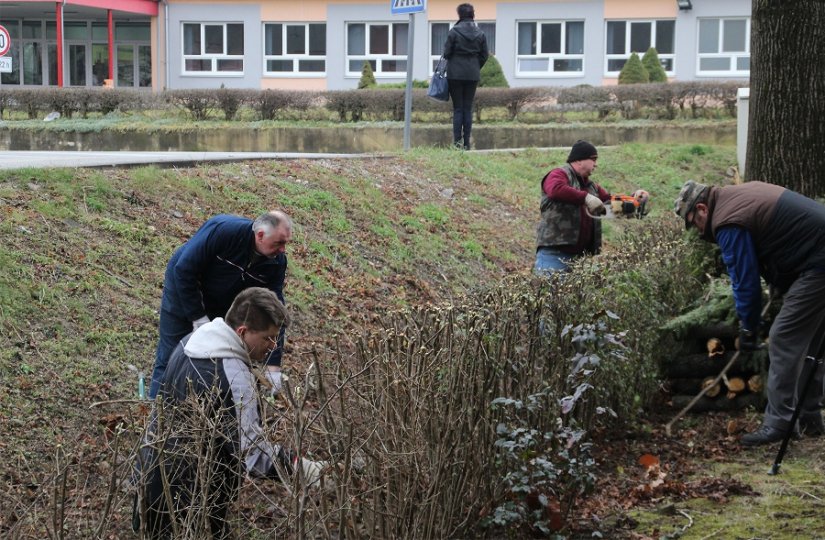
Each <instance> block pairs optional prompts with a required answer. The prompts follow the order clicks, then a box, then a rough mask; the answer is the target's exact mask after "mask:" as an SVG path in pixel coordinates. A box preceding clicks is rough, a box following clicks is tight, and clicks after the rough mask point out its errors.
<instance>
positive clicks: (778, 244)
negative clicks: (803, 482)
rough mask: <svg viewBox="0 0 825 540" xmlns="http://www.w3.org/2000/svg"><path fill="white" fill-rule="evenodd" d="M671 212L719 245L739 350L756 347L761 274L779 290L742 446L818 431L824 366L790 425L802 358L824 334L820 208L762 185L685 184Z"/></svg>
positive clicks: (824, 250) (818, 346) (824, 226)
mask: <svg viewBox="0 0 825 540" xmlns="http://www.w3.org/2000/svg"><path fill="white" fill-rule="evenodd" d="M675 210H676V214H677V215H679V216H680V217H681V218H683V219H684V220H685V226H686V227H688V228H690V227H691V226H694V227H696V228H697V229H698V231H699V234H700V235H701V237H702V238H703V239H704V240H707V241H709V242H715V243H717V244H718V245H719V247H720V248H721V250H722V258H723V259H724V261H725V265H726V266H727V268H728V273H729V274H730V277H731V283H732V286H733V296H734V301H735V304H736V311H737V314H738V316H739V323H740V325H741V330H740V334H739V343H740V345H739V348H740V350H745V351H747V350H753V349H755V348H757V347H758V346H759V345H758V344H757V333H758V330H759V318H760V311H761V306H760V304H761V302H762V288H761V285H760V281H759V277H760V273H761V275H762V277H764V278H765V281H767V282H768V283H769V284H771V285H773V286H774V287H775V288H776V289H777V290H779V291H780V292H783V293H784V295H785V296H784V301H783V303H782V309H781V310H780V311H779V314H778V315H777V317H776V319H775V320H774V321H773V325H772V326H771V330H770V336H769V343H770V345H769V351H768V352H769V354H770V368H769V370H768V386H767V392H768V405H767V407H766V408H765V416H764V418H763V420H762V426H761V427H760V428H759V429H758V430H757V431H755V432H754V433H748V434H747V435H744V436H743V437H742V444H743V445H745V446H757V445H761V444H768V443H771V442H774V441H779V440H781V439H782V438H783V437H784V436H785V433H787V431H788V430H789V429H794V430H796V429H800V430H801V431H803V432H804V433H805V434H807V435H810V436H819V435H822V434H823V432H825V426H823V422H822V413H821V401H822V398H823V386H822V380H823V371H825V370H822V369H819V370H818V371H817V373H816V378H815V379H814V380H813V382H812V385H811V388H810V389H809V391H808V395H807V396H805V400H804V402H803V403H802V409H801V413H800V416H799V426H798V427H797V426H792V425H791V417H792V416H793V412H794V409H795V407H796V405H797V397H798V393H799V392H801V389H802V388H801V387H802V384H804V381H800V375H801V374H802V371H803V363H804V362H803V358H805V356H806V355H807V356H814V357H817V356H818V355H820V354H822V342H823V339H825V206H822V205H821V204H819V203H817V202H816V201H813V200H811V199H808V198H807V197H804V196H802V195H800V194H798V193H795V192H793V191H790V190H788V189H785V188H783V187H780V186H775V185H772V184H765V183H762V182H747V183H745V184H741V185H736V186H726V187H721V188H719V187H713V186H706V185H703V184H698V183H695V182H693V181H689V182H687V183H686V184H685V185H684V187H683V188H682V191H681V193H679V197H678V198H677V199H676V208H675Z"/></svg>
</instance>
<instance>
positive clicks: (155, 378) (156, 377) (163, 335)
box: [147, 307, 192, 399]
mask: <svg viewBox="0 0 825 540" xmlns="http://www.w3.org/2000/svg"><path fill="white" fill-rule="evenodd" d="M159 327H160V328H159V333H160V337H159V339H158V349H157V352H156V353H155V367H154V369H153V370H152V382H151V383H150V384H149V393H148V394H147V395H148V397H149V399H155V396H157V395H158V390H160V381H161V379H162V378H163V374H164V373H165V372H166V364H168V363H169V357H170V356H172V351H174V350H175V347H177V346H178V343H180V340H182V339H183V338H184V337H186V336H187V335H188V334H189V333H191V332H192V321H190V320H188V319H186V318H185V317H177V316H175V315H173V314H172V313H170V312H169V311H167V310H165V309H163V307H161V309H160V325H159Z"/></svg>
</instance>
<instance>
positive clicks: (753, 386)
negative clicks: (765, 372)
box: [748, 373, 763, 394]
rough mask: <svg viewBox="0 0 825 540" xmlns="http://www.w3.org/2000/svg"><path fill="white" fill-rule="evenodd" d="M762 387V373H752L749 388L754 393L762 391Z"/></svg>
mask: <svg viewBox="0 0 825 540" xmlns="http://www.w3.org/2000/svg"><path fill="white" fill-rule="evenodd" d="M762 388H763V384H762V375H759V374H758V373H757V374H756V375H751V377H750V378H749V379H748V390H750V391H751V392H753V393H754V394H759V393H761V392H762Z"/></svg>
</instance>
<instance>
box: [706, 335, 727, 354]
mask: <svg viewBox="0 0 825 540" xmlns="http://www.w3.org/2000/svg"><path fill="white" fill-rule="evenodd" d="M707 349H708V356H710V357H714V356H721V355H723V354H725V346H724V345H723V344H722V340H721V339H719V338H715V337H713V338H710V339H709V340H708V342H707Z"/></svg>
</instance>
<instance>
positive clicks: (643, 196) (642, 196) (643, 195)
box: [633, 189, 650, 204]
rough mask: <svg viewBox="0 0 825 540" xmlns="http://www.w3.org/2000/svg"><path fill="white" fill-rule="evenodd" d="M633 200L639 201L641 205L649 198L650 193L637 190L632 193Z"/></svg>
mask: <svg viewBox="0 0 825 540" xmlns="http://www.w3.org/2000/svg"><path fill="white" fill-rule="evenodd" d="M633 198H634V199H636V200H637V201H639V202H640V203H641V204H644V203H646V202H647V200H648V199H649V198H650V193H648V192H647V191H645V190H643V189H637V190H636V191H634V192H633Z"/></svg>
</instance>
